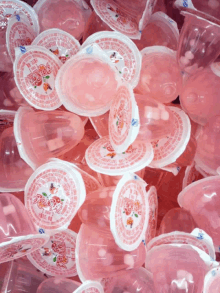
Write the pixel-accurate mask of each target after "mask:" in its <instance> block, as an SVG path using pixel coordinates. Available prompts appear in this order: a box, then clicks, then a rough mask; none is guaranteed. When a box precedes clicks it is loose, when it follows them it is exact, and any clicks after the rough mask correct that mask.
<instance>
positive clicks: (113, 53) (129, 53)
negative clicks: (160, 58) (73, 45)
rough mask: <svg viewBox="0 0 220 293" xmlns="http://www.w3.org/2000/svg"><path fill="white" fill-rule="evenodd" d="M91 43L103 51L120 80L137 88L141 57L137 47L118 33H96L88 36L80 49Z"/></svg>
mask: <svg viewBox="0 0 220 293" xmlns="http://www.w3.org/2000/svg"><path fill="white" fill-rule="evenodd" d="M91 43H97V44H98V45H99V46H100V48H101V49H102V50H104V51H105V53H106V54H107V55H108V56H109V58H110V59H111V61H112V63H113V64H114V66H115V67H116V69H117V71H118V72H119V75H120V76H121V78H122V80H124V81H126V82H128V83H129V84H130V85H131V86H132V87H133V88H134V87H136V86H137V84H138V81H139V77H140V71H141V60H142V57H141V54H140V52H139V50H138V48H137V46H136V45H135V44H134V43H133V42H132V41H131V40H130V39H129V38H128V37H126V36H125V35H124V34H121V33H119V32H108V31H105V32H97V33H95V34H93V35H91V36H89V37H88V38H87V39H86V41H85V42H84V43H83V46H82V47H83V48H84V47H85V46H87V45H89V44H91Z"/></svg>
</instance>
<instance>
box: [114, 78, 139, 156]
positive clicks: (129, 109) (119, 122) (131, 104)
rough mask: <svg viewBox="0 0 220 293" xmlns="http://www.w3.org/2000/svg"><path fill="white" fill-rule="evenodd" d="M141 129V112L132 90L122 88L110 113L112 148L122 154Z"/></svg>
mask: <svg viewBox="0 0 220 293" xmlns="http://www.w3.org/2000/svg"><path fill="white" fill-rule="evenodd" d="M139 129H140V119H139V110H138V106H137V104H136V101H135V97H134V93H133V90H132V88H131V87H130V86H129V85H128V84H124V85H122V86H120V87H119V88H118V90H117V93H116V95H115V98H114V100H113V102H112V105H111V108H110V113H109V137H110V142H111V145H112V147H113V148H114V150H115V151H116V152H117V153H122V152H124V151H126V150H127V149H128V147H129V146H130V145H131V144H132V143H133V142H134V141H135V139H136V137H137V135H138V132H139Z"/></svg>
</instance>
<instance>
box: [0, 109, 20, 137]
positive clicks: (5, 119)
mask: <svg viewBox="0 0 220 293" xmlns="http://www.w3.org/2000/svg"><path fill="white" fill-rule="evenodd" d="M15 114H16V112H15V111H10V110H0V135H1V134H2V132H3V131H4V130H5V129H8V128H10V127H13V123H14V119H15Z"/></svg>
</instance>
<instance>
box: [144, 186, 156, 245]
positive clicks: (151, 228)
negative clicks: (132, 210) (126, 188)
mask: <svg viewBox="0 0 220 293" xmlns="http://www.w3.org/2000/svg"><path fill="white" fill-rule="evenodd" d="M147 189H148V192H147V194H148V204H149V221H148V227H147V229H146V233H145V238H144V241H145V245H147V244H148V243H149V241H151V239H153V238H154V237H155V236H156V231H157V218H158V198H157V190H156V188H155V187H154V186H151V187H149V188H148V187H147Z"/></svg>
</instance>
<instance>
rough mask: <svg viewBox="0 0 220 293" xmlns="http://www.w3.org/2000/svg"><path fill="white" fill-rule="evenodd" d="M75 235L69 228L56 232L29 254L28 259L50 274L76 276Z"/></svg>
mask: <svg viewBox="0 0 220 293" xmlns="http://www.w3.org/2000/svg"><path fill="white" fill-rule="evenodd" d="M76 236H77V234H76V233H75V232H73V231H71V230H65V231H62V232H59V233H56V234H54V235H52V236H51V237H50V240H49V241H48V242H47V243H46V244H45V245H44V246H42V247H41V248H40V249H38V250H36V251H35V252H33V253H31V254H29V255H28V259H29V260H30V261H31V263H32V264H33V265H34V266H35V267H36V268H38V269H39V270H40V271H42V272H43V273H46V274H48V275H50V276H59V277H62V276H63V277H72V276H76V275H77V272H76V263H75V248H76Z"/></svg>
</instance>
